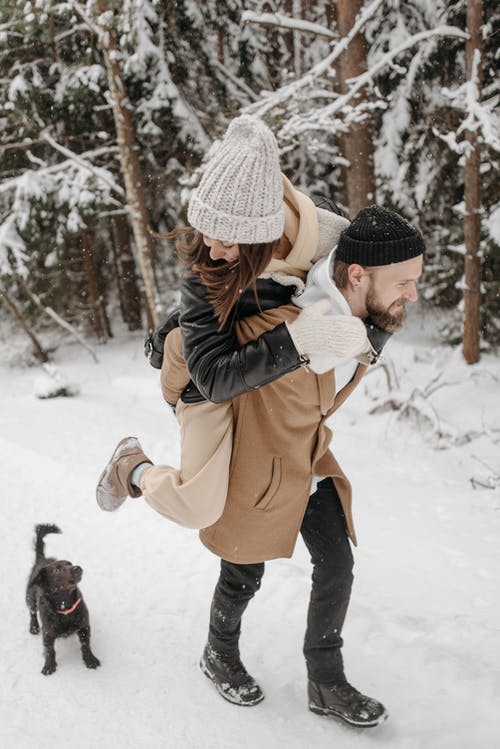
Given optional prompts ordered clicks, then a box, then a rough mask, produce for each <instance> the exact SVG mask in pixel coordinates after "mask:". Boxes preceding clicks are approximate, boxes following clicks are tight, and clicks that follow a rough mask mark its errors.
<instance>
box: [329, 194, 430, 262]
mask: <svg viewBox="0 0 500 749" xmlns="http://www.w3.org/2000/svg"><path fill="white" fill-rule="evenodd" d="M424 250H425V244H424V239H423V237H422V235H421V234H420V232H419V231H418V229H415V227H414V226H412V225H411V224H409V223H408V221H406V219H404V218H403V217H402V216H400V215H399V214H398V213H394V211H389V210H387V208H383V207H382V206H380V205H371V206H368V208H363V209H362V210H361V211H360V212H359V213H358V214H357V216H355V218H354V219H353V220H352V222H351V223H350V224H349V226H348V227H347V228H346V229H344V231H343V232H342V234H341V235H340V239H339V243H338V246H337V250H336V252H335V257H336V258H337V259H338V260H343V261H344V263H358V264H359V265H363V266H371V265H389V264H390V263H401V262H402V261H403V260H409V259H410V258H412V257H417V255H422V254H423V252H424Z"/></svg>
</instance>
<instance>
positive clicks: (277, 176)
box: [188, 114, 285, 244]
mask: <svg viewBox="0 0 500 749" xmlns="http://www.w3.org/2000/svg"><path fill="white" fill-rule="evenodd" d="M188 221H189V223H190V224H191V226H192V227H193V228H194V229H197V230H198V231H199V232H201V234H205V235H206V236H208V237H212V238H213V239H219V240H221V241H222V242H235V243H239V244H257V243H260V242H272V241H273V240H275V239H279V238H280V237H281V235H282V233H283V227H284V221H285V214H284V208H283V183H282V178H281V172H280V165H279V153H278V145H277V143H276V139H275V137H274V135H273V134H272V132H271V131H270V130H269V128H268V127H267V125H265V124H264V123H263V122H262V120H260V119H259V118H258V117H254V116H252V115H247V114H243V115H241V116H240V117H237V118H236V119H234V120H233V121H232V122H231V124H230V125H229V127H228V129H227V132H226V135H225V136H224V140H223V141H222V144H221V146H220V147H219V149H218V150H217V152H216V154H215V155H214V156H213V157H212V159H211V160H210V161H209V162H208V164H207V165H206V167H205V171H204V173H203V177H202V179H201V182H200V185H199V187H198V188H197V189H196V190H193V193H192V195H191V199H190V201H189V208H188Z"/></svg>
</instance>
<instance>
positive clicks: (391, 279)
mask: <svg viewBox="0 0 500 749" xmlns="http://www.w3.org/2000/svg"><path fill="white" fill-rule="evenodd" d="M366 272H367V274H368V277H369V279H368V288H367V291H366V298H365V307H366V311H367V313H368V315H370V316H371V318H372V319H373V322H374V323H375V324H376V325H378V326H379V328H382V330H386V331H387V332H388V333H394V332H395V331H396V330H399V328H400V327H401V326H402V325H403V322H404V319H405V315H406V310H405V307H406V303H407V302H416V301H417V299H418V292H417V287H416V283H417V280H418V279H419V278H420V276H421V275H422V255H419V256H418V257H414V258H411V259H410V260H404V261H403V262H402V263H393V264H392V265H381V266H377V267H376V268H370V269H368V270H367V271H366Z"/></svg>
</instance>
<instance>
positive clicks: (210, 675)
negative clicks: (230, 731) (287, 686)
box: [200, 658, 264, 707]
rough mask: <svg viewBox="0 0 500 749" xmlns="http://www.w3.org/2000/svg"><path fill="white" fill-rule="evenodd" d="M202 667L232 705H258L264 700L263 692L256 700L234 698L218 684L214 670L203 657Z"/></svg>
mask: <svg viewBox="0 0 500 749" xmlns="http://www.w3.org/2000/svg"><path fill="white" fill-rule="evenodd" d="M200 668H201V670H202V672H203V673H204V674H205V676H206V677H207V679H210V681H211V682H212V684H213V685H214V687H215V689H216V690H217V692H218V693H219V694H220V696H221V697H223V698H224V699H225V700H227V702H230V703H231V704H232V705H240V706H241V707H252V706H253V705H258V704H259V702H262V700H263V699H264V695H263V694H261V696H260V697H258V698H256V699H255V700H252V701H251V702H241V701H239V700H237V699H234V698H233V697H232V696H231V695H230V694H227V693H226V692H224V690H223V689H222V687H221V686H220V684H217V682H216V681H215V676H214V674H213V673H212V671H210V669H209V668H208V666H207V664H206V663H205V661H204V660H203V658H202V659H201V661H200Z"/></svg>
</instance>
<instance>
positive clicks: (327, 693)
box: [308, 679, 388, 728]
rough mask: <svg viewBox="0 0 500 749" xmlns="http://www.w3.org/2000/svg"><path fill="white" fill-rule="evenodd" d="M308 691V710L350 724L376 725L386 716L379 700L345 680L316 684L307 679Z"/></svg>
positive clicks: (362, 726) (385, 711) (361, 725)
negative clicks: (340, 682)
mask: <svg viewBox="0 0 500 749" xmlns="http://www.w3.org/2000/svg"><path fill="white" fill-rule="evenodd" d="M308 693H309V710H311V711H312V712H313V713H317V714H318V715H333V716H334V717H335V718H340V719H341V720H343V721H345V722H346V723H349V725H351V726H358V727H360V728H364V727H369V726H378V725H379V723H383V722H384V720H386V719H387V717H388V713H387V710H386V709H385V707H384V706H383V705H382V703H381V702H378V701H377V700H374V699H372V698H371V697H366V695H364V694H361V693H360V692H358V690H357V689H354V687H351V685H350V684H348V683H347V682H344V683H342V684H318V682H317V681H313V680H312V679H309V684H308Z"/></svg>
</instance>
